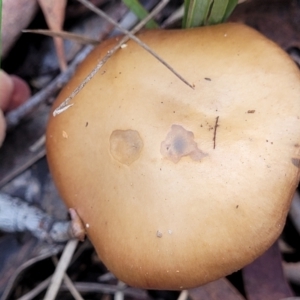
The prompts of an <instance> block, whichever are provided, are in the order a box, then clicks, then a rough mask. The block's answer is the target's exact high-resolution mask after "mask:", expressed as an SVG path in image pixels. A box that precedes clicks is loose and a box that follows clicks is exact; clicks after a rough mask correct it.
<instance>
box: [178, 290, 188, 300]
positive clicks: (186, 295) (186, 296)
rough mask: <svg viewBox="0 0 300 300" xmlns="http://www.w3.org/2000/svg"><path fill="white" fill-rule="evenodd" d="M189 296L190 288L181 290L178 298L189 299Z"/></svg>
mask: <svg viewBox="0 0 300 300" xmlns="http://www.w3.org/2000/svg"><path fill="white" fill-rule="evenodd" d="M188 298H189V292H188V290H183V291H181V293H180V295H179V297H178V299H177V300H187V299H188Z"/></svg>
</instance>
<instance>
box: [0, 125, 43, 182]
mask: <svg viewBox="0 0 300 300" xmlns="http://www.w3.org/2000/svg"><path fill="white" fill-rule="evenodd" d="M20 120H21V119H19V121H20ZM45 155H46V149H45V147H43V148H42V149H41V150H40V151H39V152H37V153H36V154H35V155H34V156H33V157H31V158H30V159H29V160H27V161H26V162H25V163H24V164H21V165H20V166H18V167H17V168H13V171H12V172H9V173H8V174H7V175H5V176H4V177H3V178H1V179H0V188H2V187H3V186H4V185H6V184H7V183H8V182H10V181H11V180H12V179H14V178H15V177H17V176H18V175H20V174H21V173H23V172H24V171H25V170H27V169H28V168H29V167H31V166H32V165H33V164H34V163H36V162H37V161H38V160H40V159H41V158H43V157H44V156H45Z"/></svg>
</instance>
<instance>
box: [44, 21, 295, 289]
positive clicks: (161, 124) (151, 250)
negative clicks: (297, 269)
mask: <svg viewBox="0 0 300 300" xmlns="http://www.w3.org/2000/svg"><path fill="white" fill-rule="evenodd" d="M139 38H140V39H141V40H142V41H144V42H145V43H146V44H148V45H149V46H150V47H151V48H152V49H153V50H154V51H155V52H156V53H158V54H159V55H160V56H161V57H162V58H164V59H165V60H166V61H167V62H168V63H169V64H170V65H171V66H172V67H173V68H174V69H175V70H176V71H178V72H179V73H180V74H181V75H182V76H183V77H184V78H185V79H187V80H188V81H189V82H190V83H192V84H193V85H194V89H191V88H190V87H188V86H187V85H185V84H184V83H183V82H182V81H180V80H179V79H178V78H177V77H175V76H174V74H173V73H171V72H170V71H169V70H168V69H167V68H166V67H165V66H163V65H162V64H161V63H160V62H158V61H157V60H156V59H155V58H153V57H152V56H151V55H150V54H149V53H147V52H146V51H145V50H144V49H142V48H141V47H140V46H138V45H137V44H136V43H134V42H132V41H130V42H128V43H127V44H126V47H122V49H120V50H119V51H118V52H117V53H116V54H115V55H114V56H113V57H112V58H111V59H110V60H109V61H108V62H107V63H106V64H105V65H104V66H103V68H102V69H101V70H100V71H99V72H98V73H97V74H96V75H95V77H94V78H93V79H92V80H91V81H90V82H89V83H88V84H87V85H86V86H85V88H84V89H83V90H82V91H81V92H80V93H79V94H78V95H77V96H76V97H75V98H74V99H73V100H72V102H71V103H72V104H73V106H71V107H69V108H68V109H67V110H65V111H64V112H63V113H61V114H59V115H57V116H56V117H52V118H51V119H50V122H49V126H48V130H47V153H48V160H49V164H50V169H51V171H52V174H53V177H54V180H55V182H56V184H57V187H58V189H59V191H60V193H61V195H62V197H63V199H64V201H65V202H66V204H67V205H68V206H69V207H72V208H75V209H76V210H77V212H78V214H79V216H80V217H81V219H82V220H83V222H84V224H86V229H87V234H88V236H89V237H90V239H91V241H92V243H93V244H94V246H95V248H96V251H97V253H98V254H99V256H100V258H101V259H102V261H103V262H104V264H105V265H106V266H107V267H108V269H109V270H110V271H111V272H113V273H114V274H115V275H116V276H117V277H118V278H119V279H121V280H122V281H124V282H126V283H128V284H130V285H132V286H138V287H143V288H148V289H149V288H150V289H151V288H155V289H174V290H176V289H186V288H190V287H195V286H199V285H201V284H205V283H207V282H209V281H213V280H215V279H217V278H220V277H223V276H225V275H227V274H230V273H232V272H234V271H236V270H238V269H240V268H242V267H243V266H245V265H246V264H248V263H250V262H252V261H253V260H254V259H255V258H257V257H258V256H259V255H261V254H262V253H263V252H264V251H265V250H266V249H267V248H268V247H270V246H271V244H272V243H273V242H274V241H275V240H276V239H277V238H278V236H279V234H280V233H281V231H282V229H283V226H284V224H285V219H286V215H287V212H288V209H289V204H290V201H291V198H292V196H293V193H294V191H295V188H296V186H297V184H298V181H299V159H300V101H299V99H300V75H299V70H298V68H297V67H296V65H295V64H294V63H293V62H292V61H291V60H290V58H289V57H288V55H287V54H286V53H285V52H284V51H282V50H281V49H280V48H279V47H278V46H277V45H275V44H274V43H273V42H271V41H270V40H268V39H267V38H265V37H264V36H262V35H261V34H259V33H258V32H256V31H255V30H253V29H250V28H248V27H246V26H244V25H241V24H230V23H228V24H222V25H215V26H210V27H204V28H197V29H190V30H174V31H164V30H157V31H146V32H144V33H141V34H140V35H139ZM116 41H117V39H112V40H108V41H107V42H105V43H103V44H101V45H100V46H98V47H97V48H96V49H95V50H94V51H93V52H92V53H91V54H90V56H89V57H88V58H87V59H86V60H85V61H84V63H83V64H82V65H81V66H80V67H79V69H78V71H77V72H76V74H75V76H74V77H73V79H72V80H71V81H70V82H69V83H68V85H67V86H66V87H65V88H64V89H63V91H62V92H61V94H60V95H59V97H58V99H57V101H56V102H55V104H54V109H55V108H56V107H57V106H58V105H59V104H60V103H61V102H62V101H63V100H64V99H65V98H66V97H67V96H69V94H70V93H71V92H72V91H73V90H74V88H75V87H77V86H78V85H79V84H80V82H81V81H82V80H83V79H84V78H85V76H87V75H88V74H89V72H90V71H91V70H92V69H93V68H94V66H95V65H96V63H97V62H98V61H99V60H100V59H101V58H102V57H103V56H104V55H105V54H106V53H107V51H108V50H110V49H111V48H112V46H113V45H115V44H116Z"/></svg>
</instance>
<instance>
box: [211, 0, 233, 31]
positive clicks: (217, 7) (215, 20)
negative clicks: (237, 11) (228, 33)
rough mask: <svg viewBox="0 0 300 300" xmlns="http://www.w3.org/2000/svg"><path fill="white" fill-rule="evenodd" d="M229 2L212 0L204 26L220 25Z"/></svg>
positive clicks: (227, 0) (226, 0)
mask: <svg viewBox="0 0 300 300" xmlns="http://www.w3.org/2000/svg"><path fill="white" fill-rule="evenodd" d="M228 3H229V0H214V3H213V5H212V8H211V11H210V15H209V17H208V20H207V22H206V25H213V24H219V23H222V21H223V19H224V15H225V13H226V9H227V7H228Z"/></svg>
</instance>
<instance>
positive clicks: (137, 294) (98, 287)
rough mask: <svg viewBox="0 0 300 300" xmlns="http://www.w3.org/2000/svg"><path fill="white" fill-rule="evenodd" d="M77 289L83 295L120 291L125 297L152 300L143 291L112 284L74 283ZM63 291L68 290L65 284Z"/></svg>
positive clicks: (62, 287)
mask: <svg viewBox="0 0 300 300" xmlns="http://www.w3.org/2000/svg"><path fill="white" fill-rule="evenodd" d="M74 285H75V287H76V289H77V290H78V291H79V292H81V293H107V294H115V293H116V292H118V291H123V293H124V295H125V296H129V297H131V298H134V299H139V300H150V297H149V296H148V295H147V292H146V291H145V290H142V289H137V288H132V287H120V286H117V285H112V284H104V283H94V282H74ZM61 290H62V291H66V290H67V288H66V286H65V285H64V284H63V285H62V286H61Z"/></svg>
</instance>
